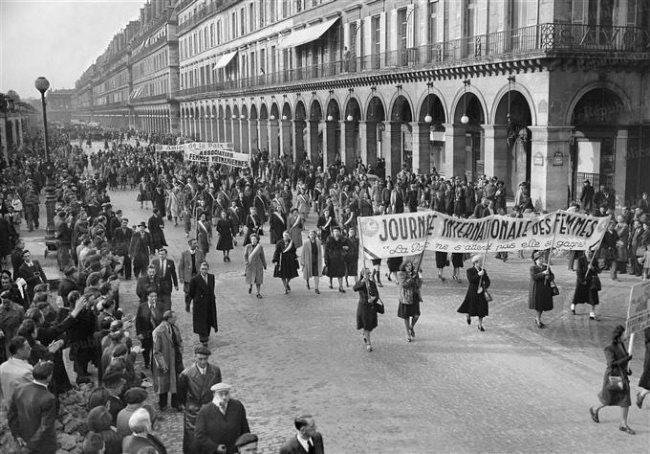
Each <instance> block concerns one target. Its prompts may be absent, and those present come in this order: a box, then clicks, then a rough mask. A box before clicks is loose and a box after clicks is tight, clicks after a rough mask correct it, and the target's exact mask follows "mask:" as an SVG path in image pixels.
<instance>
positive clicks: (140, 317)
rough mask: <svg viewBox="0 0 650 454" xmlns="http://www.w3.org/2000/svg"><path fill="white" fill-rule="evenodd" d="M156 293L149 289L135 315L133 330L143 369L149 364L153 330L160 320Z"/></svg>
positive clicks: (160, 315)
mask: <svg viewBox="0 0 650 454" xmlns="http://www.w3.org/2000/svg"><path fill="white" fill-rule="evenodd" d="M157 301H158V294H157V293H156V291H155V290H150V291H149V292H148V295H147V301H145V302H144V303H140V306H138V313H137V314H136V316H135V332H136V335H137V336H138V339H140V343H141V344H142V358H143V359H144V367H145V369H148V368H149V365H150V364H151V362H150V360H151V349H152V347H153V331H154V329H156V327H157V326H158V325H159V324H160V322H161V321H162V314H161V313H160V310H159V309H158V305H157Z"/></svg>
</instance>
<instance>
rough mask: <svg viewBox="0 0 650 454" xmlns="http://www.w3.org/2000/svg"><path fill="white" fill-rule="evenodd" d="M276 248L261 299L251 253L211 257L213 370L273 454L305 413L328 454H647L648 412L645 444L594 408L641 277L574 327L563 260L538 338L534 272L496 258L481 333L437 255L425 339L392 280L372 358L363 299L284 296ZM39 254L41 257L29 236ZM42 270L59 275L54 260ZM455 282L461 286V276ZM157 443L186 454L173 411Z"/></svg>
mask: <svg viewBox="0 0 650 454" xmlns="http://www.w3.org/2000/svg"><path fill="white" fill-rule="evenodd" d="M110 195H111V198H112V201H113V205H114V209H118V208H119V209H122V211H123V212H124V215H125V216H126V217H128V218H129V220H130V224H137V223H138V222H140V221H143V220H144V221H146V220H147V219H148V218H149V216H151V209H149V210H141V209H140V208H139V206H138V205H139V204H137V203H136V193H135V192H133V191H118V192H113V193H111V194H110ZM312 216H313V215H312ZM310 225H313V219H311V223H310ZM27 236H28V238H30V239H31V238H33V240H39V239H40V238H38V237H36V235H34V234H33V233H32V234H28V235H27ZM39 236H40V233H39ZM166 236H167V242H168V244H169V248H168V249H169V253H170V256H171V257H172V258H173V259H174V260H175V261H176V262H178V258H179V257H180V253H181V251H182V250H183V249H184V248H185V247H186V245H187V243H186V239H185V235H184V232H183V229H182V228H181V227H180V226H179V227H174V226H173V223H170V222H167V225H166ZM268 241H269V240H268V235H267V236H265V237H263V239H262V243H263V245H264V249H265V254H266V258H267V261H268V262H269V265H270V266H269V270H268V271H267V274H266V276H265V279H266V280H265V283H264V286H263V288H262V293H263V295H264V299H263V300H258V299H256V298H255V296H254V295H248V294H247V288H246V285H245V283H244V278H243V276H242V274H243V259H242V249H241V246H239V247H238V248H237V249H236V250H235V251H234V252H233V254H232V263H224V262H223V261H222V259H221V254H220V253H219V255H218V254H217V252H216V251H214V250H212V251H211V252H210V253H209V255H208V259H209V260H208V261H209V263H210V266H211V268H210V271H211V272H212V273H214V274H215V275H216V278H217V309H218V315H219V327H220V329H219V333H218V334H217V335H216V336H212V338H211V340H210V348H211V349H212V350H213V352H214V354H213V355H212V357H211V361H212V362H213V363H214V364H216V365H218V366H219V367H220V368H221V370H222V373H223V379H224V381H225V382H227V383H230V384H232V385H233V387H234V390H233V392H234V397H235V398H237V399H240V400H241V401H242V402H243V403H244V405H245V406H246V410H247V413H248V418H249V423H250V426H251V431H252V432H253V433H256V434H258V435H259V436H260V440H261V443H260V448H261V452H264V453H271V452H277V451H278V449H279V446H280V445H281V444H282V442H283V441H284V440H285V439H287V438H288V437H290V436H292V435H293V434H294V433H295V430H294V429H293V418H294V417H295V416H296V415H299V414H303V413H311V414H313V415H314V417H315V418H316V422H317V424H318V427H319V430H320V431H321V432H322V433H323V436H324V441H325V446H326V449H327V452H330V453H332V452H333V453H350V452H359V453H392V452H400V453H422V452H440V453H462V452H489V453H514V452H527V453H533V452H536V453H551V452H557V453H569V452H571V453H581V452H584V453H607V452H612V451H613V450H614V449H616V450H617V451H619V452H626V453H645V452H648V446H650V417H649V413H648V412H647V411H643V412H641V411H639V410H638V409H637V408H636V406H633V407H632V408H631V410H630V426H631V427H632V428H634V429H635V430H636V431H637V435H636V436H629V435H627V434H624V433H622V432H619V430H618V425H619V415H620V410H619V409H618V408H614V407H611V408H605V409H603V410H602V411H601V413H600V420H601V423H600V424H598V425H597V424H594V423H593V422H592V421H591V419H590V417H589V412H588V409H589V407H590V406H592V405H596V404H597V403H598V399H597V393H598V392H599V390H600V387H601V384H602V379H603V373H604V370H605V361H604V355H603V351H602V349H603V347H604V346H605V345H606V343H607V340H608V338H609V335H610V333H611V330H612V328H613V327H614V326H615V325H616V324H619V323H621V324H622V323H624V317H625V312H626V310H627V297H628V294H629V288H630V286H631V285H632V284H634V283H637V282H640V280H639V279H637V278H632V277H630V276H626V275H623V276H621V281H619V282H611V280H610V279H609V277H608V276H603V279H602V280H603V286H604V287H605V290H603V292H601V301H602V304H601V307H600V314H601V317H602V318H601V321H600V322H594V321H589V317H588V309H587V307H585V306H583V307H579V308H578V315H575V316H573V315H571V313H570V312H569V311H568V306H569V303H570V299H571V296H572V292H573V286H574V280H575V274H574V273H571V272H569V271H568V270H567V266H566V260H564V259H561V260H558V263H557V266H556V267H555V273H556V281H557V283H558V285H559V287H560V291H561V294H560V296H559V297H556V299H555V300H556V301H555V303H556V306H555V309H554V311H552V312H551V313H546V314H545V316H544V321H545V323H547V328H546V329H544V330H540V329H538V328H537V327H536V326H535V324H534V321H533V315H534V314H533V312H532V311H530V310H528V308H527V297H528V268H529V265H530V261H529V260H524V259H520V258H518V257H516V258H515V257H511V258H510V259H509V260H508V262H507V263H505V264H504V263H503V262H502V261H500V260H495V259H494V258H493V255H491V256H489V257H488V259H487V262H486V265H485V266H486V269H487V270H488V273H489V275H490V276H491V279H492V287H491V290H492V292H491V293H492V295H493V297H494V301H493V302H492V303H491V304H490V316H489V317H488V318H487V319H486V322H485V326H486V332H483V333H481V332H479V331H478V330H477V329H476V325H475V324H473V325H472V326H467V324H466V323H465V318H464V316H463V315H461V314H458V313H456V308H457V307H458V306H459V304H460V302H461V301H462V298H463V297H464V295H465V291H466V282H465V279H463V283H462V284H458V283H456V282H454V281H452V280H451V279H447V280H446V282H444V283H443V282H441V281H439V280H438V279H437V278H436V277H435V275H436V273H435V269H434V268H435V264H434V261H433V254H432V253H426V255H425V260H424V264H423V268H424V270H425V271H424V282H425V284H424V287H423V291H422V294H423V296H424V303H423V304H422V317H421V319H420V322H419V323H418V325H417V326H416V335H417V338H416V339H415V341H414V342H413V343H410V344H409V343H407V342H406V340H405V335H404V332H403V323H402V320H401V319H398V318H397V317H396V313H397V288H396V286H395V285H394V284H392V283H390V282H387V281H386V279H385V277H384V278H383V282H384V284H385V285H384V289H383V291H382V293H381V295H382V299H383V301H384V302H385V303H386V314H385V315H382V316H380V320H379V327H378V328H377V329H376V330H375V331H374V332H373V344H374V347H375V350H374V351H373V352H372V353H368V352H366V350H365V348H364V345H363V342H362V340H361V336H360V334H359V333H358V332H357V331H356V330H355V314H356V306H357V295H356V294H355V293H354V292H352V290H351V287H350V288H349V289H347V293H346V294H345V295H341V294H339V293H338V292H337V291H336V290H329V289H328V288H327V284H326V283H321V294H320V295H316V294H315V293H314V292H313V290H312V291H308V290H307V289H306V287H305V284H304V281H303V280H302V279H300V278H299V279H296V280H294V281H293V282H292V289H293V291H292V292H291V294H290V295H288V296H285V295H284V294H283V291H282V286H281V283H280V281H279V280H278V279H273V278H272V277H271V269H272V266H271V264H270V261H271V258H272V255H273V250H274V248H273V247H272V246H271V245H270V244H269V243H268ZM32 244H33V243H32ZM28 247H32V248H34V247H35V246H30V241H29V240H28ZM38 255H40V254H38ZM45 263H46V264H48V265H50V268H49V269H50V270H51V269H52V268H51V265H52V264H53V263H54V260H53V259H52V258H48V259H47V260H46V261H45ZM467 264H468V263H467ZM383 271H385V270H383ZM52 272H53V271H51V272H50V273H49V274H52ZM445 273H446V275H447V277H449V276H450V270H449V269H445ZM463 278H464V275H463ZM350 285H352V282H350ZM134 288H135V281H134V280H131V281H128V282H123V283H122V287H121V295H122V296H121V305H122V307H123V308H124V309H125V311H127V312H130V313H134V312H135V307H136V304H137V301H136V298H135V295H134ZM173 302H174V308H175V309H176V310H177V311H178V314H179V324H180V326H181V329H182V332H183V336H184V337H183V341H184V359H185V364H186V365H188V364H190V362H191V358H192V353H191V352H192V348H193V345H195V343H196V342H197V341H198V339H197V338H196V337H195V335H193V334H192V326H191V316H190V314H187V313H185V311H184V310H183V309H184V308H183V296H182V292H176V293H174V295H173ZM643 354H644V350H643V340H642V338H639V337H637V341H636V344H635V350H634V359H633V361H632V363H631V364H632V365H631V367H632V370H633V371H634V373H635V374H634V375H633V376H632V383H633V389H632V390H633V393H635V392H636V389H637V388H636V382H637V381H638V376H639V373H640V370H641V367H642V361H643ZM633 399H634V396H633ZM152 401H153V396H152ZM157 432H158V433H159V434H160V435H161V437H162V438H163V439H164V441H165V443H166V444H167V446H168V452H170V453H177V452H180V451H181V442H182V417H181V415H180V414H173V413H166V414H165V420H164V421H163V422H162V423H160V424H159V425H158V427H157Z"/></svg>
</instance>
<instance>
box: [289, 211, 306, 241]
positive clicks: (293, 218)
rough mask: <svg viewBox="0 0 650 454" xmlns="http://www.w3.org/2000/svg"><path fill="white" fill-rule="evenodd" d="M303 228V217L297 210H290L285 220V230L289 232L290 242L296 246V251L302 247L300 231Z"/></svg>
mask: <svg viewBox="0 0 650 454" xmlns="http://www.w3.org/2000/svg"><path fill="white" fill-rule="evenodd" d="M304 226H305V216H304V215H303V214H301V213H300V212H299V211H298V208H292V209H291V214H290V215H289V218H288V219H287V230H289V235H290V236H291V241H293V244H295V245H296V249H298V248H300V247H301V246H302V229H303V227H304Z"/></svg>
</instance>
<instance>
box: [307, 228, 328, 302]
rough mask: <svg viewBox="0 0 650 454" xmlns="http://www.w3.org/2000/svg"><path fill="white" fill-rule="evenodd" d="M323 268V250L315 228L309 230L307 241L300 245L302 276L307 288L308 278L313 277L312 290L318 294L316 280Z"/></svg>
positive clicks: (318, 278) (317, 280)
mask: <svg viewBox="0 0 650 454" xmlns="http://www.w3.org/2000/svg"><path fill="white" fill-rule="evenodd" d="M322 269H323V252H322V249H321V242H320V240H319V239H318V235H317V234H316V230H312V231H310V232H309V236H308V238H307V241H305V243H304V244H303V247H302V278H303V279H304V280H305V281H306V282H307V290H309V289H310V287H309V279H310V278H312V277H313V278H314V292H316V294H317V295H320V290H319V289H318V282H319V280H320V276H321V270H322Z"/></svg>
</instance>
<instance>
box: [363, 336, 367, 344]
mask: <svg viewBox="0 0 650 454" xmlns="http://www.w3.org/2000/svg"><path fill="white" fill-rule="evenodd" d="M363 343H364V344H366V345H368V339H367V338H366V336H363Z"/></svg>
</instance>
